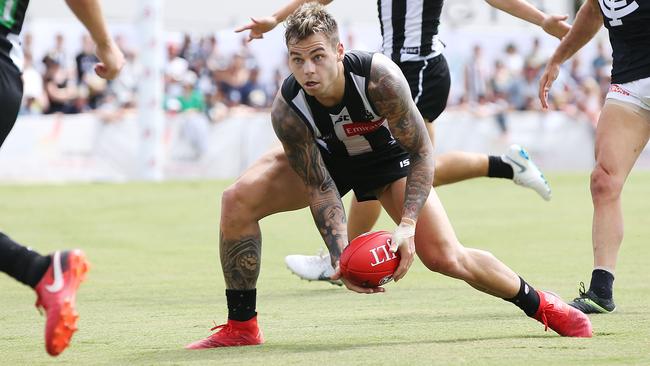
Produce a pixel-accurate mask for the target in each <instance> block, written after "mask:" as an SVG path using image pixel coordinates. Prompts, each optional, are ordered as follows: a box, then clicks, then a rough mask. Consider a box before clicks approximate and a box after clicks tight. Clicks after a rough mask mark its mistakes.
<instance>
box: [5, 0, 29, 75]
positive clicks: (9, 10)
mask: <svg viewBox="0 0 650 366" xmlns="http://www.w3.org/2000/svg"><path fill="white" fill-rule="evenodd" d="M28 5H29V0H0V57H3V58H8V59H10V60H11V62H12V63H13V64H14V65H16V66H17V67H18V69H21V70H22V66H23V53H22V49H21V48H20V42H19V40H18V35H19V34H20V31H21V29H22V27H23V21H24V20H25V12H26V11H27V6H28Z"/></svg>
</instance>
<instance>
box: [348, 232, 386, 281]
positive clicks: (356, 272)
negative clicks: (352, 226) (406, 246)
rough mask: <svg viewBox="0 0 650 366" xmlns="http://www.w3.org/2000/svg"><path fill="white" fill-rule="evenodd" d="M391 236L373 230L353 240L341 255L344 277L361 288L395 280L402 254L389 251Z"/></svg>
mask: <svg viewBox="0 0 650 366" xmlns="http://www.w3.org/2000/svg"><path fill="white" fill-rule="evenodd" d="M391 235H392V234H391V233H389V232H388V231H371V232H368V233H365V234H361V235H359V236H358V237H356V238H354V239H353V240H352V241H351V242H350V244H349V245H348V246H347V247H346V248H345V249H344V250H343V253H341V259H340V262H339V266H340V267H341V275H342V276H343V277H344V278H345V279H347V280H349V281H350V282H352V283H354V284H355V285H357V286H361V287H377V286H381V285H384V284H386V283H388V282H390V281H392V280H393V273H394V272H395V269H397V265H398V264H399V253H393V252H391V251H390V238H391Z"/></svg>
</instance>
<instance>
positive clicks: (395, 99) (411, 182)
mask: <svg viewBox="0 0 650 366" xmlns="http://www.w3.org/2000/svg"><path fill="white" fill-rule="evenodd" d="M368 95H369V96H370V98H371V100H372V102H373V103H374V104H375V107H376V108H377V111H378V112H379V114H380V115H381V116H383V117H384V118H386V120H387V121H388V126H389V128H390V131H391V133H392V134H393V136H394V137H395V139H396V140H397V141H398V142H399V143H400V145H402V147H403V148H404V149H405V150H406V151H408V152H409V154H410V155H411V158H410V163H411V164H410V168H411V170H410V172H409V174H408V176H407V180H406V194H405V196H404V208H403V211H402V218H403V219H408V220H412V221H417V219H418V215H419V213H420V209H421V208H422V206H423V205H424V202H425V201H426V200H427V197H428V196H429V191H430V190H431V185H432V183H433V170H434V164H433V146H432V144H431V142H430V140H429V135H428V133H427V129H426V127H425V125H424V120H423V119H422V116H421V115H420V112H419V111H418V109H417V107H416V106H415V103H414V102H413V99H412V98H411V91H410V88H409V85H408V83H407V81H406V79H405V78H404V75H403V74H402V71H401V70H400V69H399V68H398V67H397V65H395V64H394V63H393V62H392V61H391V60H390V59H388V58H387V57H386V56H384V55H382V54H379V53H376V54H375V55H374V56H373V58H372V66H371V69H370V84H369V85H368Z"/></svg>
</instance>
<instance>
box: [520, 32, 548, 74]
mask: <svg viewBox="0 0 650 366" xmlns="http://www.w3.org/2000/svg"><path fill="white" fill-rule="evenodd" d="M546 60H547V56H546V55H545V53H544V51H543V50H542V45H541V41H540V40H539V38H537V37H535V38H534V39H533V46H532V48H531V49H530V53H528V55H527V56H526V60H525V64H526V65H528V66H530V67H532V68H535V69H539V68H541V67H542V66H543V65H544V64H545V63H546Z"/></svg>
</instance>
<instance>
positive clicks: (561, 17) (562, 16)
mask: <svg viewBox="0 0 650 366" xmlns="http://www.w3.org/2000/svg"><path fill="white" fill-rule="evenodd" d="M553 19H555V20H558V21H561V22H562V21H565V20H567V19H569V16H568V15H566V14H565V15H553Z"/></svg>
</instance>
